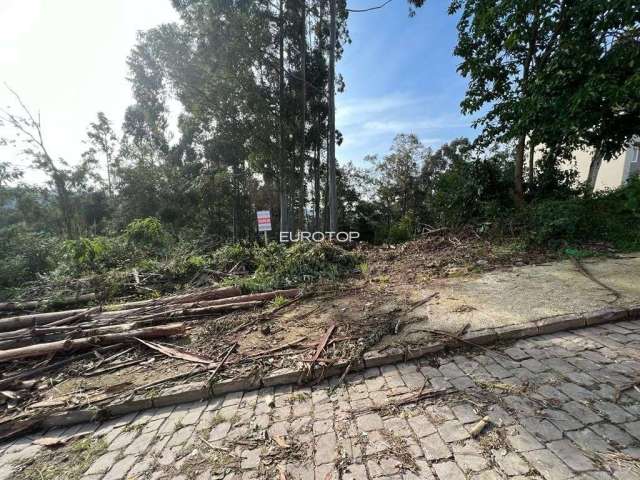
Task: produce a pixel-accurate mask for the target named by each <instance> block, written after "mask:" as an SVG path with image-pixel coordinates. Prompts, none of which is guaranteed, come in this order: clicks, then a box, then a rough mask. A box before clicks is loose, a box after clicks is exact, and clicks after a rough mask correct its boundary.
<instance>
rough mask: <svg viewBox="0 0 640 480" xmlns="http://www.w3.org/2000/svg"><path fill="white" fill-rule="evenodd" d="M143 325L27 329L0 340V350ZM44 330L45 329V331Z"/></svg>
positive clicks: (132, 328) (122, 324) (131, 328)
mask: <svg viewBox="0 0 640 480" xmlns="http://www.w3.org/2000/svg"><path fill="white" fill-rule="evenodd" d="M141 326H145V327H146V326H148V325H139V324H137V323H135V322H129V323H117V324H115V325H106V326H99V327H92V328H85V329H79V328H74V327H58V328H57V329H55V328H51V329H42V330H41V329H34V330H27V332H31V334H30V335H24V336H21V337H17V338H13V339H10V340H3V341H0V351H1V350H10V349H13V348H20V347H26V346H27V345H33V344H34V343H38V344H39V343H50V342H57V341H61V340H65V339H71V338H80V337H94V336H96V335H105V334H107V333H122V332H128V331H130V330H136V329H137V328H140V327H141ZM43 330H44V331H43Z"/></svg>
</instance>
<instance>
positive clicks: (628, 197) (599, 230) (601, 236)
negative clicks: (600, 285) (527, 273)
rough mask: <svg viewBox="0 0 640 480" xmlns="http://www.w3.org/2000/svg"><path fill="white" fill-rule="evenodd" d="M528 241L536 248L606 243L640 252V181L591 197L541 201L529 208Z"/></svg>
mask: <svg viewBox="0 0 640 480" xmlns="http://www.w3.org/2000/svg"><path fill="white" fill-rule="evenodd" d="M527 225H528V231H529V238H530V240H531V241H532V242H533V243H535V244H538V245H546V246H551V247H558V246H561V245H563V244H565V243H569V244H571V243H579V242H592V241H602V242H610V243H612V244H613V245H614V246H615V247H616V248H618V249H621V250H634V249H638V248H640V179H638V177H634V178H632V179H630V180H629V182H628V183H627V184H626V185H624V186H622V187H620V188H618V189H616V190H610V191H605V192H601V193H598V194H596V195H594V196H593V197H586V198H578V197H576V198H570V199H566V200H545V201H541V202H537V203H535V204H533V205H532V206H531V208H530V211H529V212H528V219H527Z"/></svg>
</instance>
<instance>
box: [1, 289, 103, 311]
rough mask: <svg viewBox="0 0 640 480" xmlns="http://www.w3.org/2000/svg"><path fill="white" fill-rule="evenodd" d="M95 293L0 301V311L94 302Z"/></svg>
mask: <svg viewBox="0 0 640 480" xmlns="http://www.w3.org/2000/svg"><path fill="white" fill-rule="evenodd" d="M96 298H97V297H96V294H95V293H85V294H83V295H74V296H72V297H65V298H57V299H51V300H31V301H27V302H4V303H0V312H12V311H16V310H37V309H39V308H44V307H47V308H51V307H64V306H67V305H76V304H80V303H87V302H93V301H95V300H96Z"/></svg>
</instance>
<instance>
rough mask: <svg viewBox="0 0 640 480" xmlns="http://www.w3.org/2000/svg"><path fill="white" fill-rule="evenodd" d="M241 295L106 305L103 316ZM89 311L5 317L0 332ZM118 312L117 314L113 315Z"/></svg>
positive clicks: (219, 292) (229, 291)
mask: <svg viewBox="0 0 640 480" xmlns="http://www.w3.org/2000/svg"><path fill="white" fill-rule="evenodd" d="M240 294H241V291H240V289H239V288H238V287H223V288H217V289H213V290H206V291H204V292H195V293H188V294H185V295H175V296H173V297H166V298H161V299H157V300H141V301H139V302H129V303H121V304H117V305H107V306H106V307H104V310H105V312H104V313H103V315H123V316H124V315H126V314H127V312H123V310H125V311H126V310H132V309H137V308H147V307H159V306H163V305H175V304H181V303H188V302H196V301H202V300H216V299H220V298H228V297H237V296H239V295H240ZM88 310H90V309H83V308H80V309H76V310H66V311H62V312H49V313H35V314H32V315H21V316H16V317H7V318H2V319H0V332H9V331H13V330H17V329H20V328H32V327H36V326H38V325H46V324H49V323H51V322H55V321H56V320H61V319H63V318H67V317H70V316H72V315H77V314H79V313H83V312H86V311H88ZM115 312H119V313H115Z"/></svg>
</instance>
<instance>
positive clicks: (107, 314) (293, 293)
mask: <svg viewBox="0 0 640 480" xmlns="http://www.w3.org/2000/svg"><path fill="white" fill-rule="evenodd" d="M301 293H302V292H301V290H299V289H297V288H292V289H289V290H275V291H273V292H265V293H252V294H249V295H238V296H235V297H225V298H219V299H217V300H204V301H197V302H190V303H181V304H180V307H181V308H204V307H213V306H217V305H234V304H239V303H247V302H255V301H259V302H264V301H267V300H273V299H274V298H276V297H283V298H295V297H297V296H298V295H300V294H301ZM108 308H109V307H107V309H108ZM214 311H215V310H214ZM220 311H222V310H220ZM126 312H127V314H131V315H137V314H144V313H148V314H150V315H151V314H155V313H156V312H149V311H148V307H140V308H134V309H129V310H126ZM122 315H123V312H122V311H120V310H116V311H103V312H102V313H101V314H100V315H97V316H96V317H95V318H96V320H106V319H109V318H112V317H114V316H122Z"/></svg>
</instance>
